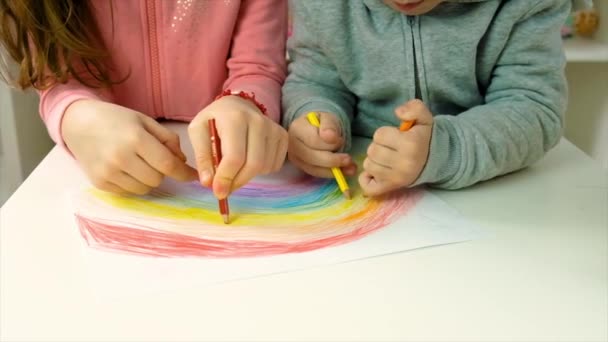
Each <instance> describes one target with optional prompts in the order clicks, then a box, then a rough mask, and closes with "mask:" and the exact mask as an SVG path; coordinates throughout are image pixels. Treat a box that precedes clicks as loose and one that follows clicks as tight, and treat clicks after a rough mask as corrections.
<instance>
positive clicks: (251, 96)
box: [215, 89, 268, 115]
mask: <svg viewBox="0 0 608 342" xmlns="http://www.w3.org/2000/svg"><path fill="white" fill-rule="evenodd" d="M230 95H234V96H238V97H241V98H244V99H245V100H249V101H251V102H253V104H255V106H256V107H258V109H259V110H260V112H262V114H264V115H268V113H267V109H266V106H264V105H263V104H261V103H260V102H258V100H256V99H255V93H253V92H252V93H251V94H249V93H246V92H244V91H239V92H236V91H232V90H230V89H226V90H224V91H223V92H222V93H221V94H219V95H218V96H216V97H215V99H216V100H217V99H220V98H222V97H224V96H230Z"/></svg>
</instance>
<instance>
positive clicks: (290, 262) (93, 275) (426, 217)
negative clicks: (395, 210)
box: [81, 192, 480, 299]
mask: <svg viewBox="0 0 608 342" xmlns="http://www.w3.org/2000/svg"><path fill="white" fill-rule="evenodd" d="M479 236H480V233H479V230H477V229H474V227H473V225H472V224H471V222H469V221H467V220H465V219H464V218H463V217H462V216H461V215H459V214H458V213H457V212H456V211H455V210H454V209H452V208H451V207H449V206H448V205H447V204H445V202H443V201H441V200H440V199H439V198H437V197H436V196H434V195H433V194H431V193H429V192H427V193H425V194H424V197H423V198H422V199H421V200H420V201H419V202H418V204H417V205H416V206H415V207H414V208H413V209H412V210H411V211H410V212H408V214H407V215H406V216H404V217H402V218H400V219H399V220H398V221H397V222H395V223H394V224H392V225H390V226H388V227H385V228H383V229H380V230H378V231H376V232H374V233H372V234H370V235H368V236H366V237H364V238H362V239H361V240H358V241H355V242H351V243H347V244H345V245H340V246H335V247H328V248H324V249H320V250H315V251H311V252H304V253H298V254H283V255H276V256H264V257H254V258H240V259H203V258H182V259H167V258H155V257H146V256H136V255H128V254H119V253H113V252H107V251H100V250H96V249H93V248H90V247H89V246H88V245H87V244H86V243H85V241H84V240H81V244H82V247H83V253H84V256H85V258H86V261H87V263H88V267H87V269H88V271H89V277H90V283H91V288H92V290H93V292H94V293H95V294H96V295H97V296H98V297H99V298H100V299H109V298H120V297H123V296H126V297H132V296H141V295H145V294H153V293H156V292H164V291H176V290H179V289H180V288H191V287H200V286H204V285H209V284H214V283H220V282H225V281H229V280H236V279H245V278H251V277H256V276H262V275H268V274H274V273H281V272H288V271H294V270H299V269H306V268H311V267H317V266H322V265H330V264H336V263H342V262H348V261H353V260H359V259H364V258H371V257H375V256H380V255H387V254H391V253H398V252H403V251H408V250H413V249H418V248H423V247H430V246H436V245H443V244H450V243H456V242H462V241H467V240H470V239H473V238H476V237H479Z"/></svg>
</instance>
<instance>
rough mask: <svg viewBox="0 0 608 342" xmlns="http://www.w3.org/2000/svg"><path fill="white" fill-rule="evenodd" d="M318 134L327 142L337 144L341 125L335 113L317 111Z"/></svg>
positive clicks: (340, 134)
mask: <svg viewBox="0 0 608 342" xmlns="http://www.w3.org/2000/svg"><path fill="white" fill-rule="evenodd" d="M319 121H320V122H321V126H320V127H319V136H320V137H321V139H322V140H323V141H324V142H326V143H328V144H337V143H338V142H340V138H341V137H342V127H341V125H340V121H339V120H338V118H337V117H336V115H334V114H331V113H323V112H320V113H319Z"/></svg>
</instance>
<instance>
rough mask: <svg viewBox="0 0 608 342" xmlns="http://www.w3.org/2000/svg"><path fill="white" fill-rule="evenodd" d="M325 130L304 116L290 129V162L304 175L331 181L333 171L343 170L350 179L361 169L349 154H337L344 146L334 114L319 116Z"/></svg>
mask: <svg viewBox="0 0 608 342" xmlns="http://www.w3.org/2000/svg"><path fill="white" fill-rule="evenodd" d="M319 121H320V123H321V127H319V128H317V127H314V126H313V125H312V124H310V122H308V119H307V118H306V115H302V116H300V117H299V118H297V119H296V120H294V121H293V122H292V123H291V126H290V127H289V131H288V133H289V152H288V154H287V156H288V158H289V160H290V161H291V162H292V163H293V164H294V165H295V166H297V167H298V168H300V169H301V170H302V171H304V172H306V173H308V174H310V175H312V176H316V177H323V178H331V177H333V175H332V173H331V168H332V167H340V168H342V171H343V173H344V174H345V175H347V176H352V175H354V174H355V173H356V171H357V165H356V164H355V163H354V162H353V159H352V158H351V157H350V156H349V155H348V154H346V153H337V152H335V151H338V150H339V149H341V148H342V147H343V146H344V137H342V129H341V125H340V121H339V120H338V118H337V117H336V115H334V114H331V113H323V112H320V113H319Z"/></svg>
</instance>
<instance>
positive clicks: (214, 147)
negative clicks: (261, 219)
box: [209, 119, 230, 224]
mask: <svg viewBox="0 0 608 342" xmlns="http://www.w3.org/2000/svg"><path fill="white" fill-rule="evenodd" d="M209 136H210V137H211V154H212V156H213V167H214V169H215V170H217V168H218V166H219V165H220V161H222V145H221V141H220V136H219V135H218V134H217V128H216V127H215V119H209ZM219 206H220V214H221V215H222V218H223V219H224V223H226V224H228V223H229V222H230V208H229V207H228V198H224V199H221V200H219Z"/></svg>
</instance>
